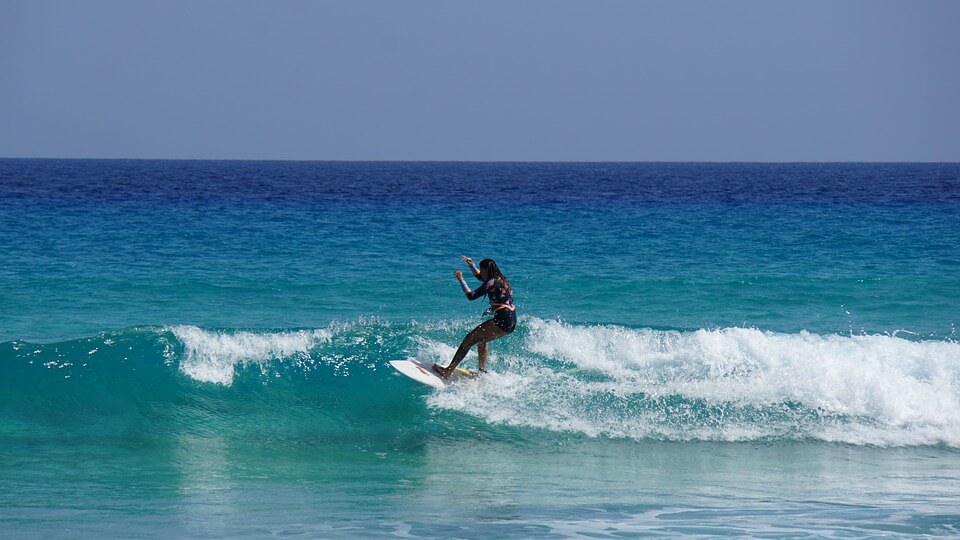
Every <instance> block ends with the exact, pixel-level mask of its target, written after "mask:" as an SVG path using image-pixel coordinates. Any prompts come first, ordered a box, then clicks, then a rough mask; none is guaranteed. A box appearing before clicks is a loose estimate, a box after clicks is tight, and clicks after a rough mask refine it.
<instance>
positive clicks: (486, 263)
mask: <svg viewBox="0 0 960 540" xmlns="http://www.w3.org/2000/svg"><path fill="white" fill-rule="evenodd" d="M480 269H481V270H486V271H487V279H491V278H500V279H501V280H502V282H503V286H504V287H506V289H507V290H508V291H509V290H510V280H509V279H507V276H505V275H503V272H501V271H500V267H499V266H497V263H495V262H493V259H484V260H482V261H480Z"/></svg>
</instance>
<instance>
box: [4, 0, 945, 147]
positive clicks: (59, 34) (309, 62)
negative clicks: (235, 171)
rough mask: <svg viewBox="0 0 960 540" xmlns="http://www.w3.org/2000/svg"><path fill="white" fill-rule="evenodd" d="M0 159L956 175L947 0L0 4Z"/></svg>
mask: <svg viewBox="0 0 960 540" xmlns="http://www.w3.org/2000/svg"><path fill="white" fill-rule="evenodd" d="M0 157H71V158H73V157H78V158H168V159H292V160H440V161H774V162H776V161H960V2H958V1H954V0H945V1H925V0H915V1H896V2H892V1H882V0H875V1H847V0H843V1H840V0H830V1H818V0H804V1H787V0H785V1H768V0H762V1H737V0H734V1H724V2H721V1H712V0H711V1H688V0H670V1H644V0H631V1H616V0H590V1H568V0H549V1H523V0H510V1H498V0H493V1H490V0H488V1H483V2H465V1H464V2H461V1H453V0H443V1H418V0H412V1H372V0H349V1H329V2H327V1H283V0H280V1H249V0H225V1H209V0H190V1H178V0H165V1H152V2H143V1H139V0H121V1H105V0H87V1H83V2H68V1H47V0H26V1H22V0H0Z"/></svg>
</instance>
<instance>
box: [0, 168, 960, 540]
mask: <svg viewBox="0 0 960 540" xmlns="http://www.w3.org/2000/svg"><path fill="white" fill-rule="evenodd" d="M0 253H2V255H3V263H2V264H0V536H3V537H4V538H49V537H125V538H126V537H147V538H155V537H164V538H166V537H183V536H187V537H230V538H235V537H264V536H276V537H288V536H289V537H343V536H367V537H394V536H395V537H405V538H409V537H459V538H493V537H508V536H509V537H563V536H580V537H591V538H622V537H634V536H658V537H659V536H670V537H682V536H688V537H697V538H699V537H704V536H713V535H720V536H725V535H731V536H754V537H769V538H778V537H798V536H811V537H861V536H909V535H923V536H945V537H956V536H958V535H960V341H958V336H957V325H958V324H960V164H679V163H678V164H670V163H635V164H630V163H589V164H588V163H583V164H578V163H389V162H374V163H362V162H356V163H351V162H257V161H237V162H231V161H139V160H131V161H127V160H34V159H30V160H21V159H0ZM461 255H468V256H471V257H473V258H474V259H475V260H479V259H482V258H487V257H489V258H494V259H496V260H497V262H498V263H499V265H500V266H501V268H502V269H503V271H504V273H505V274H506V275H507V276H508V277H509V278H510V280H511V282H512V284H513V286H514V289H515V296H516V301H517V305H518V313H519V325H518V329H517V331H516V332H515V333H513V334H512V335H510V336H507V337H505V338H503V339H501V340H499V341H496V342H494V343H492V344H491V346H490V349H491V368H492V370H493V372H492V373H490V374H488V375H487V376H484V377H483V378H481V379H479V380H476V381H467V382H464V383H462V384H458V385H455V386H453V387H452V388H451V389H449V390H446V391H434V390H431V389H429V388H427V387H424V386H421V385H418V384H416V383H414V382H412V381H410V380H408V379H405V378H403V377H402V376H400V375H398V374H397V373H395V372H394V371H393V370H392V369H391V368H390V366H389V365H388V363H387V362H388V361H390V360H394V359H403V358H410V357H415V358H420V359H423V360H428V361H437V362H446V361H447V360H448V359H449V358H450V357H452V355H453V351H454V350H455V348H456V346H457V344H458V343H459V341H460V339H461V338H462V336H463V335H464V334H465V333H466V332H467V331H469V330H470V329H471V328H472V327H473V326H474V325H476V324H478V323H480V322H481V321H483V320H484V318H483V317H482V316H481V312H482V311H483V309H484V307H485V306H484V305H483V302H484V301H483V300H480V301H477V302H473V303H471V302H468V301H467V300H466V299H464V297H463V295H462V293H461V292H460V290H459V287H458V285H457V282H456V280H455V279H454V277H453V276H452V271H453V270H454V269H457V268H460V269H464V270H465V267H464V266H463V264H462V263H461V262H460V256H461ZM475 362H476V354H475V353H471V355H470V356H468V357H467V360H466V364H467V365H475Z"/></svg>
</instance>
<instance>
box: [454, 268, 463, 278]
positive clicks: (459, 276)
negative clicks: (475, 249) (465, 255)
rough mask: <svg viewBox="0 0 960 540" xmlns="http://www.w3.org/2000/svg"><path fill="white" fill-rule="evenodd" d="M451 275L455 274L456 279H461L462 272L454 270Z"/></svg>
mask: <svg viewBox="0 0 960 540" xmlns="http://www.w3.org/2000/svg"><path fill="white" fill-rule="evenodd" d="M453 275H455V276H457V279H463V272H461V271H459V270H454V271H453Z"/></svg>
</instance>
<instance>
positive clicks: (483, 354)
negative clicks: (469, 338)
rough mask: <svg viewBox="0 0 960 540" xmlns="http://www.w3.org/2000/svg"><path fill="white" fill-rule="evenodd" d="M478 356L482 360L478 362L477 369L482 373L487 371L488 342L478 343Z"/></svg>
mask: <svg viewBox="0 0 960 540" xmlns="http://www.w3.org/2000/svg"><path fill="white" fill-rule="evenodd" d="M477 356H478V357H479V358H480V359H479V360H478V361H477V368H478V369H479V370H480V371H486V370H487V342H486V341H481V342H480V343H477Z"/></svg>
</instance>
